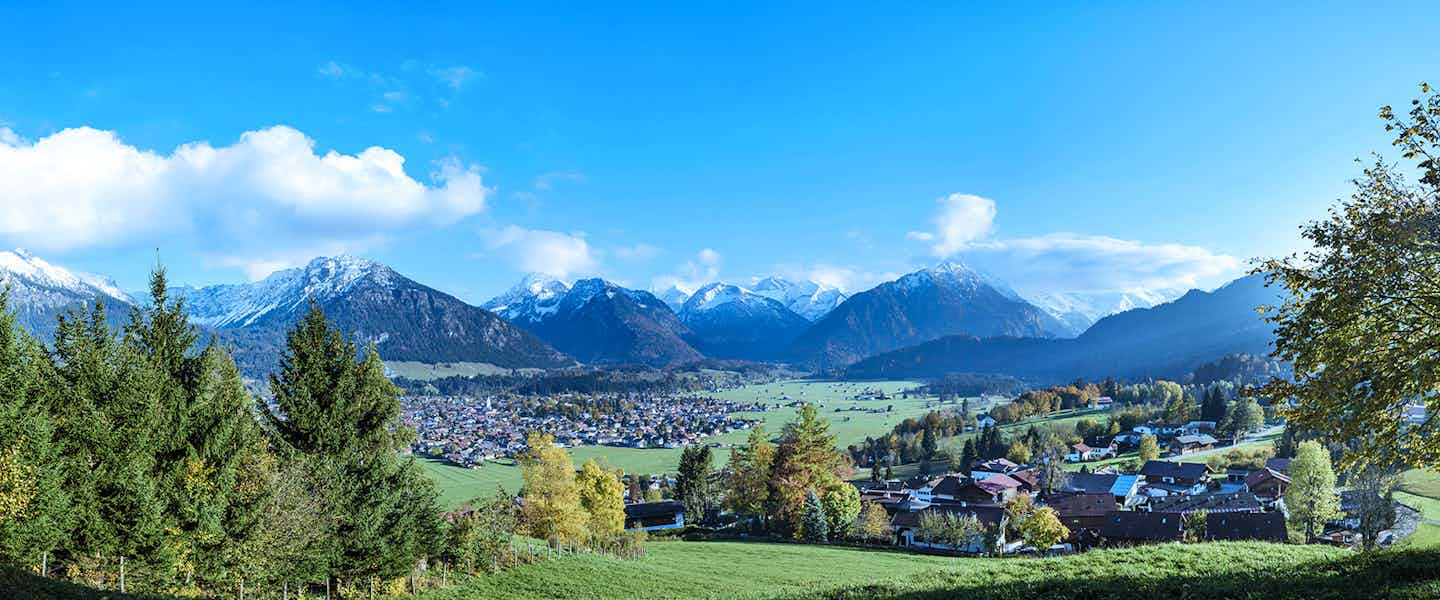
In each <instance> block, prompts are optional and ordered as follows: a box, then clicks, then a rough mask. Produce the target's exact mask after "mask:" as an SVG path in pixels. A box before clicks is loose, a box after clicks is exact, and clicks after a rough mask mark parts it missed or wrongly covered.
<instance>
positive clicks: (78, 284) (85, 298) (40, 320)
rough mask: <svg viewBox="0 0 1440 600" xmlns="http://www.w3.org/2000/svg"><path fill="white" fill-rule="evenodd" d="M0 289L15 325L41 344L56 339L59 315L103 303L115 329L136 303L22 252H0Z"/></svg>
mask: <svg viewBox="0 0 1440 600" xmlns="http://www.w3.org/2000/svg"><path fill="white" fill-rule="evenodd" d="M0 286H8V287H9V288H10V308H11V310H13V311H15V316H16V322H17V323H18V324H19V325H20V326H21V327H23V328H25V330H26V331H29V332H30V333H31V334H32V335H34V336H36V337H37V338H39V339H41V340H46V341H48V340H50V339H51V338H52V337H53V336H54V335H55V326H56V322H55V316H56V315H57V314H59V313H60V312H61V311H63V310H65V309H68V308H73V307H76V306H80V305H83V304H93V303H94V302H95V300H96V299H97V298H100V299H103V300H104V301H105V305H106V311H107V316H108V320H109V321H110V324H111V325H113V326H116V327H118V326H119V325H120V324H121V323H123V322H124V321H125V319H127V318H128V317H129V313H130V306H131V305H133V304H134V303H135V302H134V300H132V299H130V297H129V296H128V295H126V294H125V293H124V292H122V291H120V289H119V288H118V287H117V286H116V285H115V282H113V281H111V280H109V279H107V278H104V277H99V276H95V275H90V274H87V273H79V272H75V271H71V270H69V269H66V268H64V267H61V266H59V265H55V264H51V263H49V262H46V261H45V260H43V259H41V258H39V257H37V256H35V255H33V254H30V253H29V252H27V251H25V250H14V251H0Z"/></svg>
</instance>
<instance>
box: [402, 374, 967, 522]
mask: <svg viewBox="0 0 1440 600" xmlns="http://www.w3.org/2000/svg"><path fill="white" fill-rule="evenodd" d="M387 364H390V363H387ZM916 385H918V384H916V383H915V382H910V381H881V382H860V381H823V380H821V381H784V382H777V383H770V384H762V385H751V386H744V387H738V388H733V389H729V390H724V391H722V392H719V393H717V394H715V396H716V397H719V398H723V399H726V400H733V401H736V402H763V403H765V404H769V405H771V406H774V405H775V404H777V403H778V404H786V403H789V402H790V401H793V400H805V401H807V402H812V403H816V404H817V405H819V407H820V414H821V416H822V417H824V418H825V419H826V420H828V421H830V430H831V431H832V432H833V433H834V434H835V435H836V440H837V442H838V443H839V445H840V447H841V448H844V447H846V446H848V445H850V444H854V443H856V442H860V441H862V440H864V439H865V437H866V436H878V435H881V434H884V433H886V432H888V431H890V429H891V428H893V427H894V426H895V425H896V424H897V423H899V422H901V421H903V420H905V419H907V418H910V417H919V416H923V415H924V414H925V413H926V412H929V411H930V410H932V409H934V408H935V407H938V406H939V402H938V399H936V398H935V397H933V396H932V397H928V398H920V397H913V398H908V399H902V398H898V397H896V398H890V399H888V400H854V399H853V398H854V397H855V396H856V395H857V394H860V393H861V392H863V391H865V390H866V389H871V390H881V391H884V392H885V393H886V394H887V395H895V394H898V393H899V392H900V391H901V390H905V389H910V388H913V387H915V386H916ZM886 406H893V407H894V408H893V410H891V411H890V412H888V413H866V412H850V411H848V409H850V408H852V407H861V408H884V407H886ZM837 408H838V409H841V412H838V413H837V412H835V409H837ZM795 414H796V409H795V408H791V407H781V408H777V409H772V410H769V411H765V412H740V413H735V416H737V417H742V418H749V419H755V418H758V419H761V420H763V421H764V423H765V429H766V431H768V432H769V433H770V434H771V435H772V436H774V435H778V434H779V432H780V429H781V427H784V425H785V423H788V422H790V421H791V420H794V418H795ZM748 435H749V433H748V432H746V431H736V432H731V433H728V434H725V435H720V436H714V437H710V438H706V439H705V441H706V442H710V443H716V442H718V443H722V444H739V443H742V442H744V441H745V438H746V436H748ZM716 450H717V452H716V453H715V454H716V456H715V460H716V465H715V466H716V467H719V466H720V465H721V464H723V462H724V461H725V460H727V459H728V457H729V451H728V450H726V449H725V448H717V449H716ZM570 454H571V456H572V457H573V458H574V460H575V464H576V465H579V464H581V463H584V462H585V461H586V460H590V459H592V458H593V459H596V460H599V461H601V462H603V463H606V464H609V465H611V466H615V467H619V468H621V469H624V470H625V471H626V472H629V473H646V474H649V473H666V472H673V471H674V470H675V468H676V466H677V465H678V464H679V463H680V449H679V448H646V449H637V448H617V447H613V446H581V447H577V448H572V449H571V450H570ZM424 467H425V470H426V471H427V472H428V473H430V475H431V477H432V478H434V480H435V483H436V485H437V487H439V488H440V499H441V502H442V505H444V506H446V507H454V506H457V505H459V503H460V502H462V501H464V500H468V499H470V498H474V497H476V496H488V495H490V494H493V493H494V492H495V486H496V485H497V484H498V485H501V486H504V487H505V489H506V490H509V491H511V492H514V491H517V490H518V489H519V487H520V470H519V469H518V468H516V467H514V466H513V465H510V464H508V463H495V462H490V463H486V464H485V465H484V466H483V467H481V468H479V469H466V468H461V467H456V466H452V465H447V464H443V463H439V462H435V461H424Z"/></svg>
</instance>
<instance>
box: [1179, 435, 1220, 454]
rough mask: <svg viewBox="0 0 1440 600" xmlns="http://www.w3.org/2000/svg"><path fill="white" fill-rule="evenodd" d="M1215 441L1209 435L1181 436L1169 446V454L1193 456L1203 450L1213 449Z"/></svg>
mask: <svg viewBox="0 0 1440 600" xmlns="http://www.w3.org/2000/svg"><path fill="white" fill-rule="evenodd" d="M1215 443H1216V439H1215V437H1214V436H1211V435H1209V434H1205V433H1202V434H1199V435H1189V434H1186V435H1182V436H1179V437H1176V438H1175V443H1173V444H1171V445H1170V449H1171V452H1173V453H1175V454H1194V453H1196V452H1203V451H1205V450H1214V449H1215Z"/></svg>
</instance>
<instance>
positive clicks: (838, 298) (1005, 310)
mask: <svg viewBox="0 0 1440 600" xmlns="http://www.w3.org/2000/svg"><path fill="white" fill-rule="evenodd" d="M0 277H3V279H4V281H5V282H6V284H7V285H9V286H10V287H11V305H12V306H13V307H14V308H15V310H16V311H17V312H18V314H19V315H20V321H21V324H22V325H23V326H25V327H26V328H27V329H29V330H31V331H33V332H35V333H36V334H37V335H39V336H40V337H41V338H42V339H48V337H49V336H50V335H52V334H53V331H54V322H55V318H54V314H55V312H56V311H59V310H63V309H64V308H67V307H70V306H75V305H77V304H80V303H83V302H91V301H93V300H94V298H96V297H97V296H99V297H103V298H104V299H105V300H106V302H107V304H109V305H111V306H112V310H111V319H112V322H113V323H115V324H117V325H118V324H119V323H121V322H123V319H124V318H125V316H126V315H127V313H128V306H129V305H131V304H132V303H133V302H135V300H132V299H131V298H130V297H129V296H127V295H126V294H125V293H124V292H121V291H120V290H119V289H118V288H117V287H116V286H115V285H114V284H113V283H112V282H110V281H109V280H107V279H105V278H103V277H99V276H92V275H82V274H77V273H73V272H71V271H69V270H66V269H64V268H63V267H60V266H57V265H53V264H51V263H48V262H45V261H44V260H41V259H39V258H37V257H35V256H33V255H31V254H29V253H26V252H24V251H15V252H0ZM751 281H752V283H751V284H750V285H736V284H731V283H723V282H713V283H710V284H707V285H704V286H702V287H701V288H699V289H698V290H696V291H695V292H694V293H692V294H686V293H684V292H683V291H681V290H679V289H678V288H673V289H670V290H663V291H661V292H660V293H658V294H657V293H651V292H649V291H644V290H635V289H628V288H625V287H623V286H621V285H618V284H616V283H614V282H610V281H606V280H603V279H598V278H592V279H582V280H580V281H577V282H575V283H574V284H573V285H571V284H567V283H565V282H564V281H561V280H559V279H557V278H553V277H547V276H543V275H529V276H526V277H525V278H524V279H523V280H522V281H520V282H519V283H518V284H517V285H516V286H515V287H514V288H512V289H510V290H509V291H507V292H505V293H504V294H501V295H499V296H497V297H495V298H494V299H492V300H490V301H488V302H486V303H484V304H483V305H482V306H478V307H477V306H472V305H470V304H467V303H465V302H463V301H461V300H459V299H457V298H455V297H453V296H450V295H449V294H445V293H444V292H440V291H438V290H435V289H432V288H429V287H427V286H425V285H423V284H421V283H419V282H416V281H414V280H411V279H409V278H407V277H405V276H403V275H401V274H399V273H397V272H396V271H394V270H393V269H391V268H390V267H388V266H385V265H383V264H380V263H378V262H374V261H371V260H366V259H361V258H355V257H348V256H341V257H334V258H317V259H315V260H313V261H311V262H310V263H309V264H307V265H306V266H304V267H301V268H296V269H287V270H283V271H278V272H276V273H274V274H272V275H270V276H269V277H267V278H265V279H264V280H262V281H258V282H254V283H242V284H229V285H214V286H208V287H204V288H189V287H180V288H175V289H174V291H175V293H176V294H177V295H179V296H182V297H184V298H185V300H186V302H187V306H188V307H189V310H190V312H191V314H192V318H193V320H194V322H195V323H196V324H197V325H198V326H201V327H202V328H203V329H204V330H206V331H208V332H214V333H215V334H217V335H218V336H219V337H220V338H221V339H222V340H223V341H225V342H226V343H228V344H230V345H231V346H232V347H233V348H234V349H235V351H236V357H237V360H238V361H239V362H240V363H241V365H242V368H244V369H245V370H246V371H247V373H248V374H250V375H251V376H254V377H258V376H260V375H263V374H264V373H265V372H267V371H268V370H269V369H270V368H272V367H273V365H274V361H275V359H276V357H277V356H278V350H279V348H280V347H281V345H282V344H283V339H284V333H285V331H286V329H287V328H289V327H290V326H291V325H292V324H293V323H294V322H295V321H296V320H298V319H299V318H300V317H301V316H302V315H303V313H304V311H305V310H307V307H308V305H309V303H310V302H312V301H313V302H315V303H316V304H318V305H319V306H320V307H321V308H322V309H324V310H325V312H326V314H327V315H329V316H330V317H331V318H332V319H334V320H335V321H336V322H337V323H338V324H339V325H340V327H341V328H342V329H344V330H346V331H350V332H351V333H352V335H353V336H354V338H355V340H356V341H358V342H360V343H362V344H369V343H373V344H375V346H376V348H377V349H378V350H379V352H380V354H381V356H382V357H383V358H385V359H387V360H406V361H417V362H425V363H440V362H477V363H489V364H493V365H497V366H500V367H538V368H554V367H563V366H568V365H574V364H578V363H584V364H591V365H618V364H645V365H650V366H658V367H663V366H673V365H680V364H685V363H690V362H694V361H697V360H701V359H703V358H721V359H741V360H755V361H772V362H785V363H789V364H792V365H797V366H801V367H805V368H809V369H813V370H817V371H822V372H832V373H833V372H843V373H845V374H847V375H850V376H856V377H926V376H935V375H941V374H944V373H951V372H983V373H991V372H993V373H1005V374H1010V375H1016V376H1021V377H1027V378H1032V379H1044V380H1049V379H1056V378H1059V379H1065V378H1073V377H1076V376H1082V375H1084V376H1103V375H1115V376H1149V375H1156V376H1162V375H1173V374H1175V373H1181V372H1186V371H1188V370H1189V369H1193V368H1194V367H1196V366H1197V365H1199V364H1202V363H1205V362H1207V361H1213V360H1216V359H1218V358H1220V357H1222V356H1224V355H1226V354H1231V353H1251V354H1264V353H1266V352H1267V349H1268V344H1269V342H1270V340H1271V333H1270V331H1269V328H1268V326H1267V325H1266V324H1265V323H1264V322H1263V321H1261V320H1260V319H1259V316H1258V315H1257V313H1256V312H1255V307H1256V306H1257V305H1259V304H1264V303H1269V302H1273V301H1274V299H1275V295H1274V293H1273V292H1272V291H1270V290H1267V289H1266V288H1264V287H1263V285H1261V284H1260V282H1259V281H1258V280H1257V279H1256V278H1254V277H1248V278H1242V279H1240V280H1237V281H1235V282H1232V283H1231V284H1228V285H1226V286H1223V287H1221V288H1220V289H1217V290H1215V291H1214V292H1202V291H1198V290H1195V291H1191V292H1189V293H1187V294H1185V295H1184V296H1183V297H1180V298H1179V299H1177V300H1174V301H1172V302H1162V301H1163V300H1164V299H1165V293H1163V292H1161V293H1145V292H1131V293H1104V294H1100V293H1097V294H1031V295H1029V296H1028V297H1022V296H1021V295H1020V294H1017V293H1016V292H1015V291H1013V290H1011V289H1010V287H1009V286H1007V285H1006V284H1005V282H1003V281H1001V280H999V279H998V278H996V277H993V276H990V275H986V274H983V273H981V272H979V271H977V270H975V269H972V268H970V267H968V266H967V265H965V264H964V263H961V262H944V263H941V264H938V265H935V266H933V267H930V268H926V269H921V270H919V271H916V272H914V273H910V274H907V275H905V276H902V277H900V278H898V279H896V280H895V281H890V282H886V283H882V284H880V285H878V286H876V287H874V288H872V289H870V290H866V291H863V292H859V293H856V294H854V295H846V294H845V293H843V292H841V291H840V290H838V289H835V288H833V287H826V286H822V285H820V284H817V283H814V282H806V281H801V282H795V281H789V280H785V279H782V278H779V277H769V278H761V279H755V280H751ZM142 301H143V300H142ZM1151 305H1153V307H1152V306H1151ZM1077 336H1078V337H1077ZM1071 338H1073V339H1071Z"/></svg>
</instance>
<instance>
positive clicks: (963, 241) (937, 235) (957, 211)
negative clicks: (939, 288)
mask: <svg viewBox="0 0 1440 600" xmlns="http://www.w3.org/2000/svg"><path fill="white" fill-rule="evenodd" d="M936 203H937V204H939V205H940V206H939V208H937V209H936V210H935V216H934V217H933V218H932V219H931V222H932V223H933V224H934V226H935V230H934V231H911V232H910V233H908V234H906V235H907V237H909V238H910V239H912V240H919V241H923V242H933V244H931V246H930V250H931V253H932V254H934V255H935V256H939V257H941V258H944V257H947V256H953V255H954V254H956V253H958V252H960V251H962V250H964V249H965V248H967V247H968V246H969V245H970V244H971V243H972V242H975V241H978V240H981V239H984V238H986V237H988V236H989V235H990V232H991V231H992V230H993V229H994V226H995V201H994V200H991V199H989V198H982V197H980V196H975V195H972V194H950V195H949V196H944V197H942V198H939V199H938V200H936Z"/></svg>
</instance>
